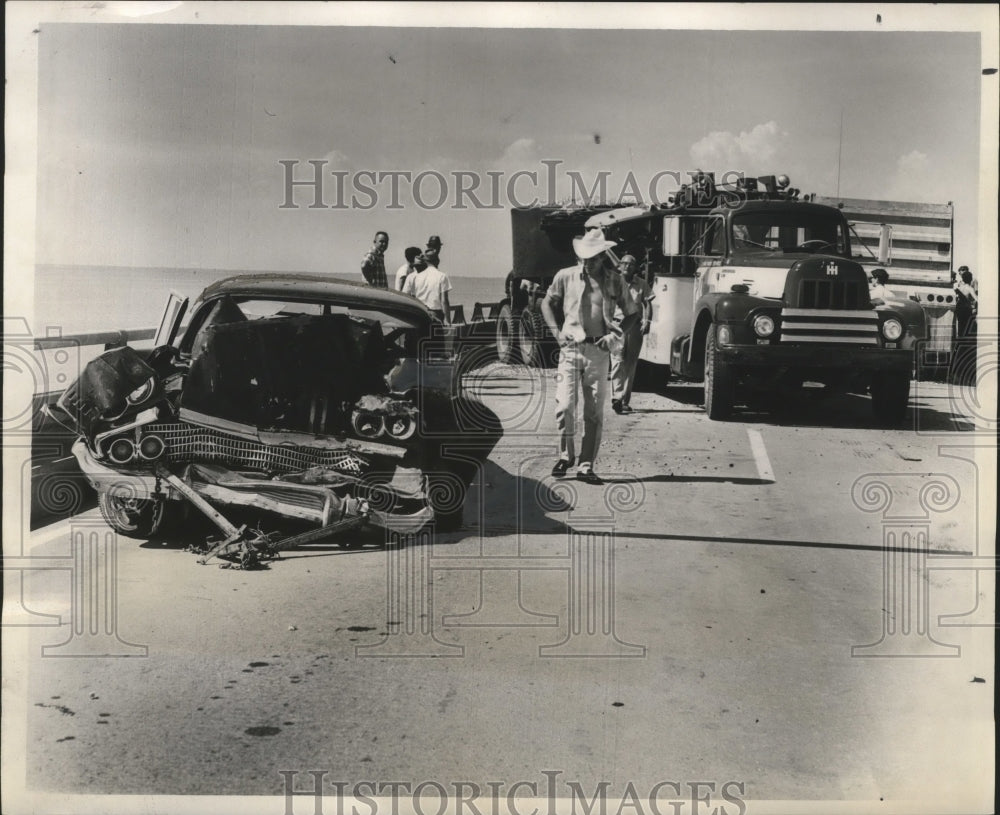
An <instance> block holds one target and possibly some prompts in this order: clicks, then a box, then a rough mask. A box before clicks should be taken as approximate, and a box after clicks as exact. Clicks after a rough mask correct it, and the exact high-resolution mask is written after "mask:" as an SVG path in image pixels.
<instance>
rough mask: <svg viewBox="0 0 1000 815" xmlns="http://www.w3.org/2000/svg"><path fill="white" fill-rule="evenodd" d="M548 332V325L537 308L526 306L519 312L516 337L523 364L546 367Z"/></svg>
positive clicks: (547, 360)
mask: <svg viewBox="0 0 1000 815" xmlns="http://www.w3.org/2000/svg"><path fill="white" fill-rule="evenodd" d="M548 334H549V329H548V326H547V325H545V319H544V318H543V317H542V313H541V312H540V311H539V310H538V309H537V308H526V309H525V310H524V311H522V312H521V320H520V324H519V326H518V332H517V339H518V346H519V348H520V351H521V359H522V360H524V364H525V365H528V366H530V367H532V368H546V367H548V363H549V359H548V357H549V355H548V354H547V353H546V352H547V350H548V345H549V343H548V341H547V340H548Z"/></svg>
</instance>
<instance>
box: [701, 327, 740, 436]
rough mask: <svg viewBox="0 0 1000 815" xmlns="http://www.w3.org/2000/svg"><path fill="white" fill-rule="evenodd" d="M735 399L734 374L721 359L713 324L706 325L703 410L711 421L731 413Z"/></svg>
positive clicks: (726, 416)
mask: <svg viewBox="0 0 1000 815" xmlns="http://www.w3.org/2000/svg"><path fill="white" fill-rule="evenodd" d="M735 399H736V376H735V373H734V372H733V369H732V368H731V367H730V365H729V363H727V362H725V361H724V360H723V359H722V356H721V354H719V348H718V345H717V343H716V340H715V326H714V325H710V326H709V327H708V336H707V337H706V338H705V412H706V413H707V414H708V418H709V419H712V420H713V421H721V420H723V419H728V418H729V417H730V416H732V415H733V402H734V401H735Z"/></svg>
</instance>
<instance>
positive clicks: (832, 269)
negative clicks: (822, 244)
mask: <svg viewBox="0 0 1000 815" xmlns="http://www.w3.org/2000/svg"><path fill="white" fill-rule="evenodd" d="M823 268H824V269H826V273H827V274H828V275H830V276H832V277H836V276H837V273H838V272H839V271H840V270H839V269H838V268H837V264H836V263H834V262H833V261H832V260H831V261H828V262H827V263H826V265H825V266H824V267H823Z"/></svg>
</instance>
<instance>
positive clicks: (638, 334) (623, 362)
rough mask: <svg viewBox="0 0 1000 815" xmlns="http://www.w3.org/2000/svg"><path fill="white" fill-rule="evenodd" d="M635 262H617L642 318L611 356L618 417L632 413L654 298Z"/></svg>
mask: <svg viewBox="0 0 1000 815" xmlns="http://www.w3.org/2000/svg"><path fill="white" fill-rule="evenodd" d="M636 268H637V264H636V260H635V258H634V257H632V255H622V258H621V260H620V261H619V262H618V269H619V271H620V272H621V276H622V282H623V283H624V289H625V296H626V297H627V298H629V299H630V300H631V301H632V303H633V305H634V306H635V308H636V311H637V312H638V313H639V315H640V317H641V321H639V320H637V321H635V322H633V323H632V325H631V327H630V328H629V329H628V330H627V331H623V332H622V342H623V345H622V350H621V352H620V353H618V354H612V355H611V408H612V409H613V410H614V412H615V413H618V414H624V413H631V412H632V408H631V407H630V406H629V401H630V400H631V399H632V385H633V384H634V383H635V369H636V366H637V365H638V364H639V350H640V349H641V348H642V338H643V336H644V335H645V334H648V333H649V326H650V316H651V314H652V306H651V305H650V301H651V300H652V299H653V294H652V292H651V291H650V288H649V284H648V283H647V282H646V281H645V279H644V278H642V277H639V276H638V275H637V274H636ZM615 316H616V317H617V318H618V319H620V320H623V319H624V317H625V315H624V314H621V313H620V312H619V313H617V314H616V315H615Z"/></svg>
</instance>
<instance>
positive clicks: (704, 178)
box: [586, 173, 925, 424]
mask: <svg viewBox="0 0 1000 815" xmlns="http://www.w3.org/2000/svg"><path fill="white" fill-rule="evenodd" d="M748 181H749V182H753V183H747V182H748ZM757 181H758V180H757V179H748V180H744V179H741V182H742V183H738V184H737V185H733V186H730V187H725V188H723V187H720V188H716V187H715V184H714V179H713V178H712V177H711V174H701V173H699V174H698V176H697V177H696V178H695V179H694V183H693V184H692V185H690V186H688V187H683V188H682V189H681V190H680V191H679V192H678V194H677V195H676V196H674V197H673V198H672V199H671V200H669V201H668V202H667V203H666V205H664V206H661V207H655V208H654V207H649V208H647V209H646V210H645V211H644V212H641V213H636V212H635V211H634V208H633V209H632V211H631V212H629V213H625V212H624V211H622V212H619V213H617V214H616V213H615V212H614V211H611V212H605V213H600V214H597V215H595V216H593V217H592V218H590V219H589V220H588V221H587V223H586V226H587V228H600V229H603V230H604V232H605V234H606V235H607V237H609V238H610V239H613V240H616V241H618V244H619V245H618V246H617V247H616V248H615V251H616V252H617V253H624V252H629V253H631V254H632V255H634V256H635V257H636V258H638V259H640V262H641V263H643V266H644V268H645V270H646V274H647V279H648V281H649V282H650V284H651V288H652V291H653V295H654V299H653V314H652V326H651V329H650V332H649V335H648V336H647V338H646V341H645V342H644V344H643V349H642V352H641V354H640V359H642V360H644V361H645V362H646V363H649V364H652V365H655V366H659V367H660V369H661V372H662V375H663V376H674V377H678V378H682V379H687V380H690V381H695V382H702V381H703V382H704V383H705V405H706V410H707V412H708V414H709V416H710V417H711V418H712V419H725V418H728V417H729V416H731V415H732V413H733V411H734V410H735V409H736V407H737V406H738V405H740V404H754V405H759V404H766V403H767V402H768V401H769V399H770V398H772V397H774V396H776V395H778V394H779V393H781V392H782V391H785V390H787V389H789V388H797V387H801V385H802V384H803V383H805V382H809V383H816V384H821V385H824V386H826V387H828V388H830V389H838V390H848V391H856V392H870V393H871V394H872V400H873V407H874V411H875V414H876V417H877V418H878V419H879V420H881V421H883V422H884V423H886V424H896V423H898V422H900V421H901V420H902V418H903V416H904V415H905V411H906V405H907V401H908V397H909V383H910V377H911V371H912V366H913V356H914V346H915V344H916V342H917V341H918V340H919V339H922V338H923V336H924V330H925V327H924V319H923V312H922V310H921V308H920V307H919V306H918V305H917V304H916V303H913V302H906V301H900V302H893V303H876V304H873V303H872V301H871V299H870V298H869V294H868V274H867V272H866V271H865V269H864V268H863V267H862V266H861V264H860V263H858V262H857V261H856V260H854V259H852V255H851V242H850V228H849V225H848V223H847V221H846V219H845V218H844V215H843V213H842V212H841V211H840V210H839V209H837V208H836V207H831V206H826V205H823V204H817V203H813V202H811V201H806V200H800V199H799V193H798V191H797V190H794V189H792V188H790V187H789V186H788V182H787V179H784V180H783V182H782V179H778V180H776V179H775V178H774V177H773V176H771V177H763V178H761V179H759V181H760V182H761V184H760V186H758V184H757ZM761 187H763V189H761Z"/></svg>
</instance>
